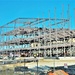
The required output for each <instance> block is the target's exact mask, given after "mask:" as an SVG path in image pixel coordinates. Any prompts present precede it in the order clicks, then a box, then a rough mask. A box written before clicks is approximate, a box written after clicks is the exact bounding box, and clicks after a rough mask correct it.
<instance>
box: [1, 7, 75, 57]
mask: <svg viewBox="0 0 75 75" xmlns="http://www.w3.org/2000/svg"><path fill="white" fill-rule="evenodd" d="M62 11H64V8H62ZM67 16H68V18H67V19H66V18H64V14H63V13H62V18H57V17H56V8H55V14H54V18H50V15H49V18H17V19H15V20H13V21H11V22H9V23H7V24H5V25H3V26H0V53H2V54H7V55H8V54H9V53H11V52H13V54H14V55H15V54H19V55H22V54H23V55H24V56H26V57H31V56H34V55H37V56H38V57H53V56H59V57H60V56H64V57H65V56H75V30H72V29H71V28H70V25H71V24H70V15H69V6H68V13H67Z"/></svg>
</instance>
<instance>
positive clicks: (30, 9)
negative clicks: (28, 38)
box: [0, 0, 75, 29]
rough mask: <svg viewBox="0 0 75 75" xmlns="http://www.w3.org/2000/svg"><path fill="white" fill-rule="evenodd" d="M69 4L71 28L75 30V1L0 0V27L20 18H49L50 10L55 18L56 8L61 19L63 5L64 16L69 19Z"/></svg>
mask: <svg viewBox="0 0 75 75" xmlns="http://www.w3.org/2000/svg"><path fill="white" fill-rule="evenodd" d="M68 4H69V5H70V17H71V27H72V28H73V29H75V25H74V8H75V0H0V25H4V24H6V23H7V22H10V21H12V20H14V19H16V18H18V17H25V18H30V17H31V18H33V17H34V18H36V17H49V16H48V11H49V10H50V15H51V17H52V18H53V17H54V8H55V7H56V16H57V18H61V13H62V5H64V16H65V18H67V10H68Z"/></svg>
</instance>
